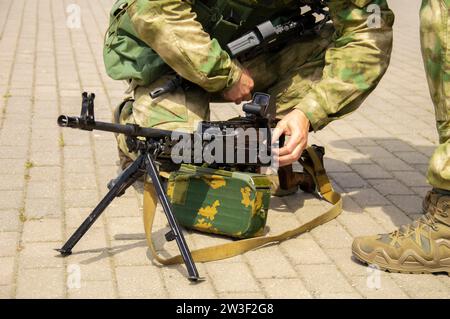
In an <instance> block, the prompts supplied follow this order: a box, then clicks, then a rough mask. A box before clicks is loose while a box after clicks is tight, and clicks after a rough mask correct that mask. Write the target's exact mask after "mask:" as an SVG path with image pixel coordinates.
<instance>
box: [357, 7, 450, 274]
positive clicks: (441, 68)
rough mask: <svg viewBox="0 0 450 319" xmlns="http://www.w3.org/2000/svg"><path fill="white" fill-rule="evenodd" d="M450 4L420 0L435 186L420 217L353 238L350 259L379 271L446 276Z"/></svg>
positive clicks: (449, 264) (449, 261) (449, 255)
mask: <svg viewBox="0 0 450 319" xmlns="http://www.w3.org/2000/svg"><path fill="white" fill-rule="evenodd" d="M449 9H450V0H423V2H422V8H421V11H420V18H421V41H422V54H423V59H424V63H425V70H426V73H427V79H428V84H429V87H430V93H431V98H432V100H433V103H434V107H435V112H436V123H437V129H438V132H439V142H440V145H439V146H438V148H437V149H436V151H435V152H434V154H433V156H432V158H431V161H430V166H429V169H428V182H429V183H430V184H431V185H432V186H433V187H434V188H433V190H432V191H430V192H429V193H428V194H427V196H426V198H425V200H424V203H423V210H424V213H425V215H424V216H423V217H421V218H420V219H418V220H417V221H415V222H413V223H412V224H411V225H407V226H403V227H401V228H400V229H398V230H396V231H394V232H392V233H390V234H384V235H378V236H369V237H361V238H356V239H355V241H354V243H353V254H354V256H355V257H356V258H358V259H360V260H361V261H363V262H365V263H368V264H375V265H377V266H379V267H380V268H381V269H385V270H389V271H394V272H407V273H436V272H447V273H448V274H450V100H449V98H450V43H448V41H449V39H450V38H449V36H450V17H449V12H450V11H449Z"/></svg>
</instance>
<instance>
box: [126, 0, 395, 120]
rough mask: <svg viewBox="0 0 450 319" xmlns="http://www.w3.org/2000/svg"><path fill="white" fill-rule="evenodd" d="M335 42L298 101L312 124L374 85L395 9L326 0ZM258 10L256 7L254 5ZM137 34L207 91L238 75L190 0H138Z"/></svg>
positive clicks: (385, 57)
mask: <svg viewBox="0 0 450 319" xmlns="http://www.w3.org/2000/svg"><path fill="white" fill-rule="evenodd" d="M308 1H314V0H300V1H299V0H284V1H267V0H266V1H257V0H245V1H244V2H249V3H251V4H252V5H254V6H256V7H257V8H258V7H260V8H261V10H266V11H267V10H273V11H276V10H283V9H284V10H286V9H287V8H293V6H297V7H299V6H300V5H301V4H304V3H305V2H306V3H307V2H308ZM326 2H327V5H328V7H329V11H330V15H331V19H332V21H333V24H334V28H335V34H334V36H333V38H334V42H333V44H332V45H331V46H330V47H329V48H328V50H327V52H326V55H325V67H324V70H323V76H322V80H321V81H319V82H318V83H315V85H314V87H313V88H312V90H311V91H310V92H309V93H308V95H307V96H306V97H305V98H304V99H303V101H302V102H301V103H299V105H298V106H297V108H298V109H301V110H302V111H303V112H304V113H305V114H306V115H307V116H308V118H309V119H310V121H311V124H312V126H313V127H314V128H318V127H321V126H323V124H325V123H328V122H329V121H330V119H331V118H336V117H339V116H341V115H344V114H345V113H349V112H351V111H352V108H346V106H348V105H349V104H350V103H351V102H353V101H355V100H356V99H358V98H359V97H362V96H363V95H365V94H367V93H368V92H370V91H371V90H373V89H374V88H375V87H376V85H377V84H378V82H379V80H380V79H381V77H382V75H383V74H384V72H385V71H386V69H387V67H388V64H389V60H390V53H391V48H392V25H393V22H394V15H393V13H392V11H391V10H390V9H389V7H388V5H387V3H386V0H328V1H326ZM256 11H257V10H256ZM128 14H129V16H130V18H131V21H132V24H133V26H134V28H135V30H136V32H137V34H138V35H139V37H140V39H141V40H142V41H144V42H145V43H146V44H147V45H148V46H149V47H151V48H152V49H153V50H154V51H156V52H157V54H158V55H159V56H160V57H161V58H162V59H163V60H164V62H166V63H167V64H168V65H169V66H170V67H171V68H172V69H173V70H175V71H176V72H177V73H178V74H179V75H181V76H182V77H183V78H185V79H187V80H189V81H191V82H193V83H196V84H198V85H199V86H201V87H202V88H204V89H205V90H207V91H209V92H220V91H222V90H224V89H226V88H228V87H230V86H232V85H233V84H234V83H235V82H236V81H238V80H239V78H240V75H241V66H240V65H239V63H237V62H236V61H234V60H232V59H230V57H229V55H228V54H227V53H226V51H224V50H223V49H222V47H221V46H220V44H219V43H218V41H217V40H215V39H212V38H211V36H210V34H208V33H206V32H205V31H204V28H203V27H202V25H201V24H200V23H199V22H198V21H197V20H196V14H195V13H194V12H193V11H192V10H191V4H190V1H182V0H152V1H149V0H137V1H136V2H135V3H134V5H132V6H131V7H130V8H129V12H128Z"/></svg>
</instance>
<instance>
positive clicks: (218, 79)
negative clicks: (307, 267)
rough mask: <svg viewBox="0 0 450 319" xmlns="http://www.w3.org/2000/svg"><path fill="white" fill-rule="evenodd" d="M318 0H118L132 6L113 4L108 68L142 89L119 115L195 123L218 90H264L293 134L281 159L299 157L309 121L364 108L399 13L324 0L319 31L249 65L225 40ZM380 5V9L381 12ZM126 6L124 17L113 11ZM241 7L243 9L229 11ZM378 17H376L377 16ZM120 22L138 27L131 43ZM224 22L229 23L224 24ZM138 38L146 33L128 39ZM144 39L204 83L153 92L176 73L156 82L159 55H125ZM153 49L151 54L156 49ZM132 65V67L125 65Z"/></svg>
mask: <svg viewBox="0 0 450 319" xmlns="http://www.w3.org/2000/svg"><path fill="white" fill-rule="evenodd" d="M318 2H319V0H286V1H267V0H265V1H250V0H248V1H220V0H216V1H212V0H210V1H182V0H171V1H170V0H161V1H148V0H128V1H127V0H119V1H118V3H119V4H120V3H121V5H122V8H124V7H126V9H125V10H120V8H121V7H119V6H116V7H115V8H114V9H113V14H112V16H111V21H112V28H110V30H109V32H108V34H107V39H106V42H105V44H106V45H105V64H106V66H107V72H108V74H109V75H110V76H112V77H113V78H115V79H126V80H129V82H130V91H132V92H133V95H134V103H132V104H131V103H128V104H127V105H126V106H125V107H124V108H123V109H122V110H121V112H120V119H119V122H121V123H137V124H139V125H141V126H145V127H157V128H162V129H177V130H181V129H185V130H188V131H189V130H190V131H192V130H193V129H195V123H196V122H198V121H200V120H205V119H208V117H209V102H210V99H211V96H213V95H216V96H217V95H218V94H220V95H222V97H223V98H224V99H225V100H227V101H232V102H235V103H240V102H241V101H244V100H248V99H250V97H251V92H252V91H264V92H268V93H269V94H271V95H272V96H273V97H275V106H276V115H277V117H279V118H282V121H280V122H279V124H278V127H277V133H276V135H279V134H281V133H283V132H284V133H286V134H287V135H289V136H290V139H289V142H288V144H287V145H286V146H285V147H283V148H282V149H280V150H279V159H280V164H281V165H287V164H290V163H293V162H295V161H297V159H298V158H299V157H300V155H301V153H302V151H303V149H304V148H305V146H306V145H307V139H308V133H309V131H310V129H311V130H314V131H317V130H320V129H322V128H323V127H325V126H326V125H327V124H328V123H330V122H331V121H333V120H335V119H338V118H340V117H342V116H345V115H347V114H349V113H351V112H352V111H354V110H356V109H357V108H358V107H359V106H360V105H361V103H362V102H363V101H364V99H365V98H366V97H367V96H368V95H369V94H370V93H371V92H372V91H373V90H374V89H375V87H376V86H377V84H378V83H379V81H380V79H381V77H382V76H383V74H384V73H385V71H386V69H387V67H388V64H389V60H390V54H391V49H392V25H393V22H394V15H393V13H392V11H391V10H390V9H389V7H388V5H387V3H386V0H328V1H325V2H326V4H327V6H328V7H329V12H330V16H331V19H332V21H333V23H332V24H331V25H330V24H328V25H327V26H326V27H324V28H323V29H322V30H321V31H320V33H319V34H318V35H317V36H310V37H307V38H305V39H303V40H302V41H292V42H291V43H289V44H287V45H285V46H284V47H283V48H282V49H280V50H279V51H277V52H269V53H265V54H262V55H260V56H258V57H256V58H254V59H253V60H250V61H248V62H246V63H245V64H244V65H241V64H240V63H239V62H238V61H236V60H232V59H231V58H230V57H229V55H228V54H227V53H226V51H224V50H223V47H224V46H225V44H226V43H227V42H229V41H231V40H234V39H235V38H236V37H237V36H239V35H242V34H243V33H245V32H247V31H249V30H251V29H253V28H254V27H255V26H256V25H257V24H259V23H262V22H264V21H266V20H269V19H271V18H272V17H277V16H279V15H283V14H284V13H286V12H289V13H292V12H294V11H295V10H297V11H298V10H299V8H300V7H301V5H303V4H308V3H318ZM124 3H125V4H124ZM202 3H204V4H206V6H207V7H209V11H210V12H212V13H211V14H210V15H211V16H212V18H211V17H210V18H208V19H204V16H205V14H204V12H203V11H204V10H203V11H202V10H200V9H201V8H200V9H199V7H198V5H200V4H202ZM374 5H375V6H374ZM374 7H375V9H377V10H376V11H379V13H380V15H379V16H376V17H374ZM124 11H125V14H123V15H122V17H119V18H118V17H117V15H115V13H116V12H119V13H123V12H124ZM206 11H207V10H206ZM236 11H238V12H239V14H237V15H234V14H231V13H233V12H236ZM375 13H377V12H375ZM236 16H237V18H236ZM374 19H375V20H377V19H378V20H377V21H375V23H373V22H374ZM120 20H122V22H120ZM201 20H203V21H201ZM236 20H239V21H236ZM117 21H119V23H118V24H117V23H116V22H117ZM127 21H128V23H129V25H130V26H129V27H128V29H127V27H126V23H127ZM199 21H200V22H199ZM377 22H378V23H377ZM121 23H122V25H120V24H121ZM217 26H219V27H217ZM121 28H122V29H125V30H126V32H122V34H125V33H126V34H129V33H132V35H133V36H132V37H128V39H127V40H126V41H125V40H124V42H126V45H125V44H123V43H122V42H121V40H120V39H119V40H120V41H119V40H117V41H115V38H116V37H117V35H120V34H121V33H120V30H121ZM221 28H224V29H225V30H223V31H224V32H220V31H221V30H220V29H221ZM217 29H219V30H217ZM117 30H119V31H117ZM136 38H138V39H139V41H137V42H132V41H128V40H129V39H133V40H134V39H136ZM114 41H115V42H114ZM127 41H128V42H127ZM140 46H141V47H142V46H148V47H149V48H151V49H152V50H153V54H154V53H156V54H157V55H158V56H159V57H160V58H161V59H162V61H163V62H164V63H165V64H166V66H168V69H169V70H173V71H174V72H175V73H177V74H179V75H181V76H182V77H183V78H184V79H187V80H188V81H190V82H192V83H195V84H197V85H198V88H191V89H190V90H183V89H182V88H179V89H178V90H177V91H176V92H174V93H171V94H167V95H165V96H163V97H160V98H158V99H155V100H153V99H152V98H151V97H150V96H149V92H151V91H152V90H153V89H155V88H157V87H160V86H161V85H162V84H164V83H166V82H167V79H169V78H171V77H173V76H172V75H171V74H163V75H162V76H161V77H159V78H158V79H156V80H155V81H148V76H147V73H146V70H147V69H146V67H147V66H150V65H152V66H156V67H155V68H159V67H160V66H161V63H159V64H158V61H156V62H155V61H154V60H152V61H151V63H150V62H148V64H147V65H145V64H144V62H143V61H144V58H142V59H135V60H132V59H131V60H130V59H128V60H126V59H127V57H128V56H130V55H132V53H133V51H132V50H135V49H136V48H138V49H139V47H140ZM127 50H129V51H127ZM117 51H120V52H119V53H117ZM147 53H148V55H147V58H146V59H147V60H146V61H149V58H148V57H149V56H151V54H152V52H147ZM114 56H116V57H120V59H122V60H121V62H120V63H116V64H114V63H110V61H111V60H114ZM124 59H125V61H123V60H124ZM129 60H130V61H129ZM112 64H113V65H112ZM130 66H132V68H131V69H132V70H131V71H130V70H129V69H127V68H129V67H130ZM160 69H161V68H159V69H158V70H160ZM127 70H128V71H129V72H127ZM162 73H163V72H162ZM166 73H168V72H166ZM146 76H147V77H146ZM205 91H206V92H205ZM224 107H225V106H224ZM118 141H119V147H120V149H121V151H122V152H123V153H124V154H126V155H127V156H128V157H130V158H133V157H134V155H133V154H129V152H128V150H127V147H126V144H125V140H124V137H123V136H119V138H118Z"/></svg>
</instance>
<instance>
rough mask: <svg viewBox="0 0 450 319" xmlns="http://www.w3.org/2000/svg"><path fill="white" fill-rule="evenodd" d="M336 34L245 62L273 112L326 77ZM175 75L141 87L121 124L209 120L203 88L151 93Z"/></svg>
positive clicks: (190, 126)
mask: <svg viewBox="0 0 450 319" xmlns="http://www.w3.org/2000/svg"><path fill="white" fill-rule="evenodd" d="M333 33H334V29H333V27H332V26H327V27H325V28H324V29H322V31H321V32H320V34H319V35H318V36H313V37H310V38H307V39H303V40H302V41H301V42H293V43H291V44H289V45H287V46H286V47H284V48H283V49H281V50H280V51H278V52H270V53H264V54H262V55H259V56H257V57H256V58H254V59H252V60H250V61H248V62H246V63H244V67H245V68H247V69H248V70H249V71H250V73H251V75H252V77H253V79H254V81H255V89H254V91H260V92H267V93H269V94H271V96H272V97H273V98H272V102H273V105H272V110H271V113H272V115H274V116H276V117H278V118H282V117H283V116H284V115H285V114H287V113H288V112H289V111H291V110H292V109H293V108H294V107H295V106H296V105H298V104H299V103H300V101H301V100H302V98H303V97H304V96H305V95H307V94H308V92H309V91H310V90H311V88H312V86H313V84H314V83H315V82H317V81H320V80H321V78H322V72H323V69H324V66H325V52H326V49H327V48H328V47H329V46H330V45H331V43H332V40H333ZM170 78H171V76H167V77H163V78H161V79H159V80H158V81H156V82H154V83H152V84H151V85H149V86H145V87H144V86H138V87H136V88H135V89H134V99H135V102H134V104H133V105H132V106H131V105H129V106H128V107H126V108H125V109H124V110H123V111H122V112H121V115H120V123H122V124H125V123H135V124H138V125H140V126H144V127H155V128H160V129H168V130H173V129H176V130H185V131H193V130H195V128H196V123H198V122H199V121H202V120H207V119H209V115H210V112H209V103H210V102H211V101H214V96H212V95H210V94H208V93H206V92H205V91H204V90H201V89H199V88H191V89H189V90H186V91H185V90H183V89H181V88H179V89H178V90H177V91H176V92H174V93H171V94H166V95H164V96H162V97H159V98H157V99H154V100H153V99H152V98H151V97H150V95H149V92H151V91H152V90H154V89H155V88H157V87H160V86H161V85H162V84H164V83H166V82H167V80H168V79H170ZM367 94H368V93H367ZM364 98H365V96H363V97H362V98H359V99H357V100H355V101H354V102H353V105H350V106H349V107H350V108H351V109H356V108H357V107H358V106H359V104H361V102H362V100H363V99H364ZM224 107H227V106H226V105H224ZM222 120H226V119H222ZM118 144H119V148H120V150H121V151H122V152H123V153H124V154H122V155H126V156H128V157H131V158H135V154H130V153H129V152H128V150H127V147H126V143H125V138H124V136H122V135H119V137H118Z"/></svg>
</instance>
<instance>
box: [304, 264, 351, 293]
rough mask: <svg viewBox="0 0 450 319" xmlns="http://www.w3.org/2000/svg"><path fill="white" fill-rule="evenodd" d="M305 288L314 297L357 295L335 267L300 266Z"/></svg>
mask: <svg viewBox="0 0 450 319" xmlns="http://www.w3.org/2000/svg"><path fill="white" fill-rule="evenodd" d="M296 268H297V271H298V272H299V273H301V274H302V279H303V280H304V282H305V286H306V288H307V289H308V291H309V292H310V293H311V294H312V296H313V297H316V298H319V297H324V296H325V294H329V293H331V292H332V293H345V294H353V293H355V290H354V288H353V287H352V286H351V285H350V284H349V283H348V281H347V280H346V279H345V277H344V276H343V275H342V274H341V273H340V272H339V271H337V268H336V266H334V265H299V266H297V267H296Z"/></svg>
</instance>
